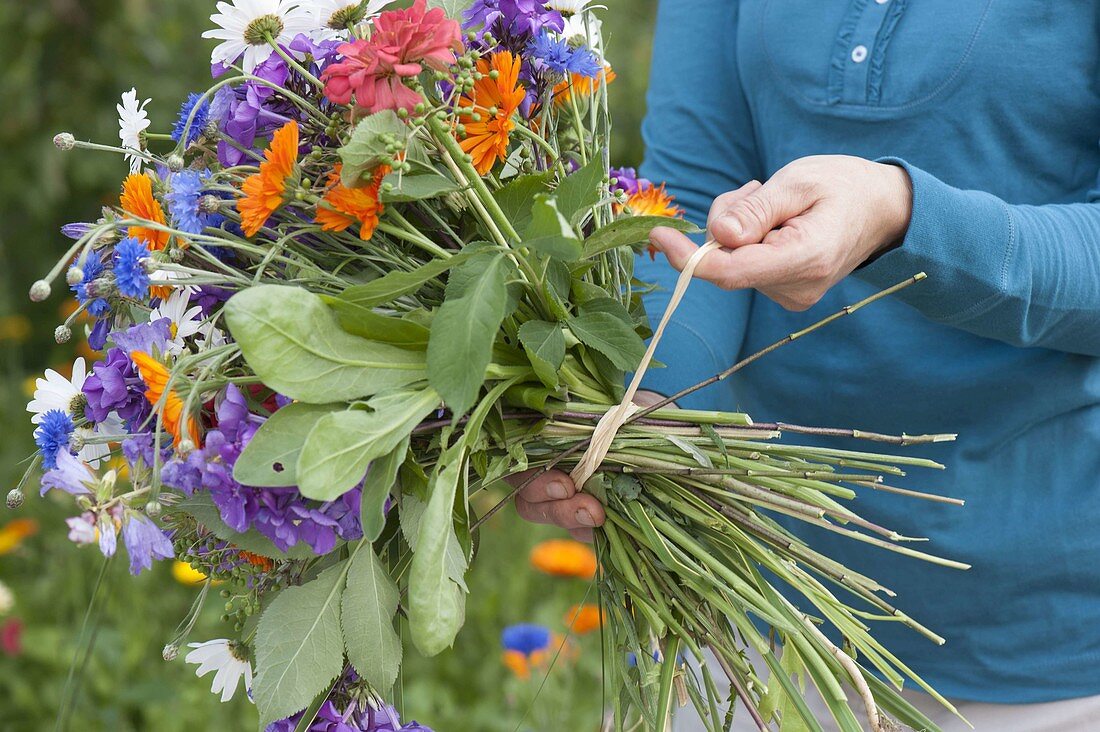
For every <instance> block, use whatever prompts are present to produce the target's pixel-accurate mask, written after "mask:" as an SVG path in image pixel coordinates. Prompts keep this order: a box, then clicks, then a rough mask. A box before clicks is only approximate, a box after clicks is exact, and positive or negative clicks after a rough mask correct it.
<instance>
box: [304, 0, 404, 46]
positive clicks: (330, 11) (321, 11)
mask: <svg viewBox="0 0 1100 732" xmlns="http://www.w3.org/2000/svg"><path fill="white" fill-rule="evenodd" d="M394 2H395V0H370V1H369V2H368V3H367V7H366V11H365V12H364V13H363V14H362V15H359V12H360V11H359V5H360V4H359V3H358V2H353V1H352V0H302V4H301V7H302V8H304V9H305V10H306V11H308V12H309V17H310V32H309V34H310V36H312V38H313V40H315V41H327V40H330V39H332V38H343V37H344V36H346V35H347V28H348V23H349V22H350V21H352V20H353V19H356V18H357V19H358V20H359V22H362V21H364V20H370V19H371V18H374V17H375V16H377V15H378V14H379V13H381V12H382V11H383V10H384V9H385V8H386V6H387V5H392V4H393V3H394Z"/></svg>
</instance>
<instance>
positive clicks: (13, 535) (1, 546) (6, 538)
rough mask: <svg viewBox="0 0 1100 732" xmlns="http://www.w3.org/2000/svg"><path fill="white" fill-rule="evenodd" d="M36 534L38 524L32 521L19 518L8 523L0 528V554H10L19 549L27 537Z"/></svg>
mask: <svg viewBox="0 0 1100 732" xmlns="http://www.w3.org/2000/svg"><path fill="white" fill-rule="evenodd" d="M37 533H38V522H37V521H35V520H34V519H29V518H20V519H15V520H14V521H9V522H8V523H6V524H4V526H3V528H0V554H10V553H11V552H13V551H15V550H16V549H18V548H19V546H20V544H22V543H23V540H24V539H26V538H27V537H28V536H34V535H35V534H37Z"/></svg>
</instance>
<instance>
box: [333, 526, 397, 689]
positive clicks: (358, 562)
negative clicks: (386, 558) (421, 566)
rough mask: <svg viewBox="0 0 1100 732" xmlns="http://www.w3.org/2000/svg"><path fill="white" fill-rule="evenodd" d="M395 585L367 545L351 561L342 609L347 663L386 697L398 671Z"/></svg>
mask: <svg viewBox="0 0 1100 732" xmlns="http://www.w3.org/2000/svg"><path fill="white" fill-rule="evenodd" d="M398 598H399V596H398V591H397V585H396V584H395V583H394V581H393V579H391V578H390V576H389V574H388V573H387V572H386V570H385V568H383V567H382V563H381V562H379V561H378V557H376V556H375V555H374V551H373V550H372V549H371V547H370V545H369V544H366V545H364V546H362V547H361V548H360V549H359V551H358V552H357V553H356V555H355V556H354V557H353V558H352V559H351V566H350V567H349V569H348V584H347V588H346V589H345V590H344V599H343V604H342V607H341V624H342V625H343V629H344V645H345V646H346V648H347V651H348V660H350V661H351V665H352V666H353V667H354V668H355V671H356V672H357V673H358V674H359V676H360V677H361V678H362V679H364V680H365V681H366V682H367V683H369V684H370V685H371V686H372V687H374V688H375V689H377V690H378V691H380V692H382V693H385V692H386V691H388V690H389V688H390V687H391V686H393V682H394V681H396V680H397V673H398V671H399V670H400V668H401V637H400V636H398V634H397V631H396V630H395V629H394V627H393V618H394V615H395V614H396V613H397V603H398Z"/></svg>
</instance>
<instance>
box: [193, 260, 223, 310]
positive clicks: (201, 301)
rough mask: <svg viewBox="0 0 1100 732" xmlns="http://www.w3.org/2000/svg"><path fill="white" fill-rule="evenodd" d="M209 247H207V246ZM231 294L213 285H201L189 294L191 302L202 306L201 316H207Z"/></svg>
mask: <svg viewBox="0 0 1100 732" xmlns="http://www.w3.org/2000/svg"><path fill="white" fill-rule="evenodd" d="M207 249H209V247H207ZM232 296H233V291H232V290H227V289H225V288H224V287H216V286H214V285H202V286H200V287H199V291H198V292H196V293H195V294H193V295H191V304H192V305H198V306H199V307H200V308H202V317H203V318H209V317H210V316H211V315H213V314H214V311H215V310H217V309H218V308H219V307H220V306H221V304H222V303H223V302H225V301H226V300H228V299H229V298H230V297H232Z"/></svg>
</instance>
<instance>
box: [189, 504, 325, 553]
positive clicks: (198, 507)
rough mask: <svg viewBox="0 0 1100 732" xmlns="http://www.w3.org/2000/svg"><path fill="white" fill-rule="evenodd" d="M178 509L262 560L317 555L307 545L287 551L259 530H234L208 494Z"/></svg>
mask: <svg viewBox="0 0 1100 732" xmlns="http://www.w3.org/2000/svg"><path fill="white" fill-rule="evenodd" d="M175 507H176V508H177V509H179V510H180V511H183V512H184V513H186V514H187V515H189V516H191V517H192V518H193V519H195V520H196V521H198V522H199V523H200V524H202V525H203V526H205V527H206V528H207V529H208V530H209V531H210V532H211V533H213V534H214V536H216V537H218V538H219V539H223V540H225V541H228V542H229V543H230V544H232V545H233V546H235V547H237V548H238V549H244V550H245V551H247V552H252V553H253V554H259V555H260V556H261V557H267V558H268V559H283V560H285V559H308V558H310V557H314V556H316V555H315V554H314V553H313V550H312V549H310V548H309V546H307V545H306V544H301V543H299V544H295V545H294V546H292V547H290V549H289V550H288V551H285V552H284V551H283V550H282V549H280V548H279V547H277V546H275V543H274V542H272V541H271V539H268V538H267V537H266V536H264V535H263V534H261V533H260V532H259V531H257V530H256V529H249V530H248V531H244V532H241V531H234V530H233V529H231V528H230V527H229V526H227V525H226V523H225V521H223V520H222V516H221V511H220V510H219V509H218V507H217V506H215V505H214V502H213V501H212V500H211V499H210V494H209V493H206V492H202V493H196V494H195V495H193V496H191V497H190V498H185V499H183V500H182V501H180V502H179V503H177V504H176V506H175Z"/></svg>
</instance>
